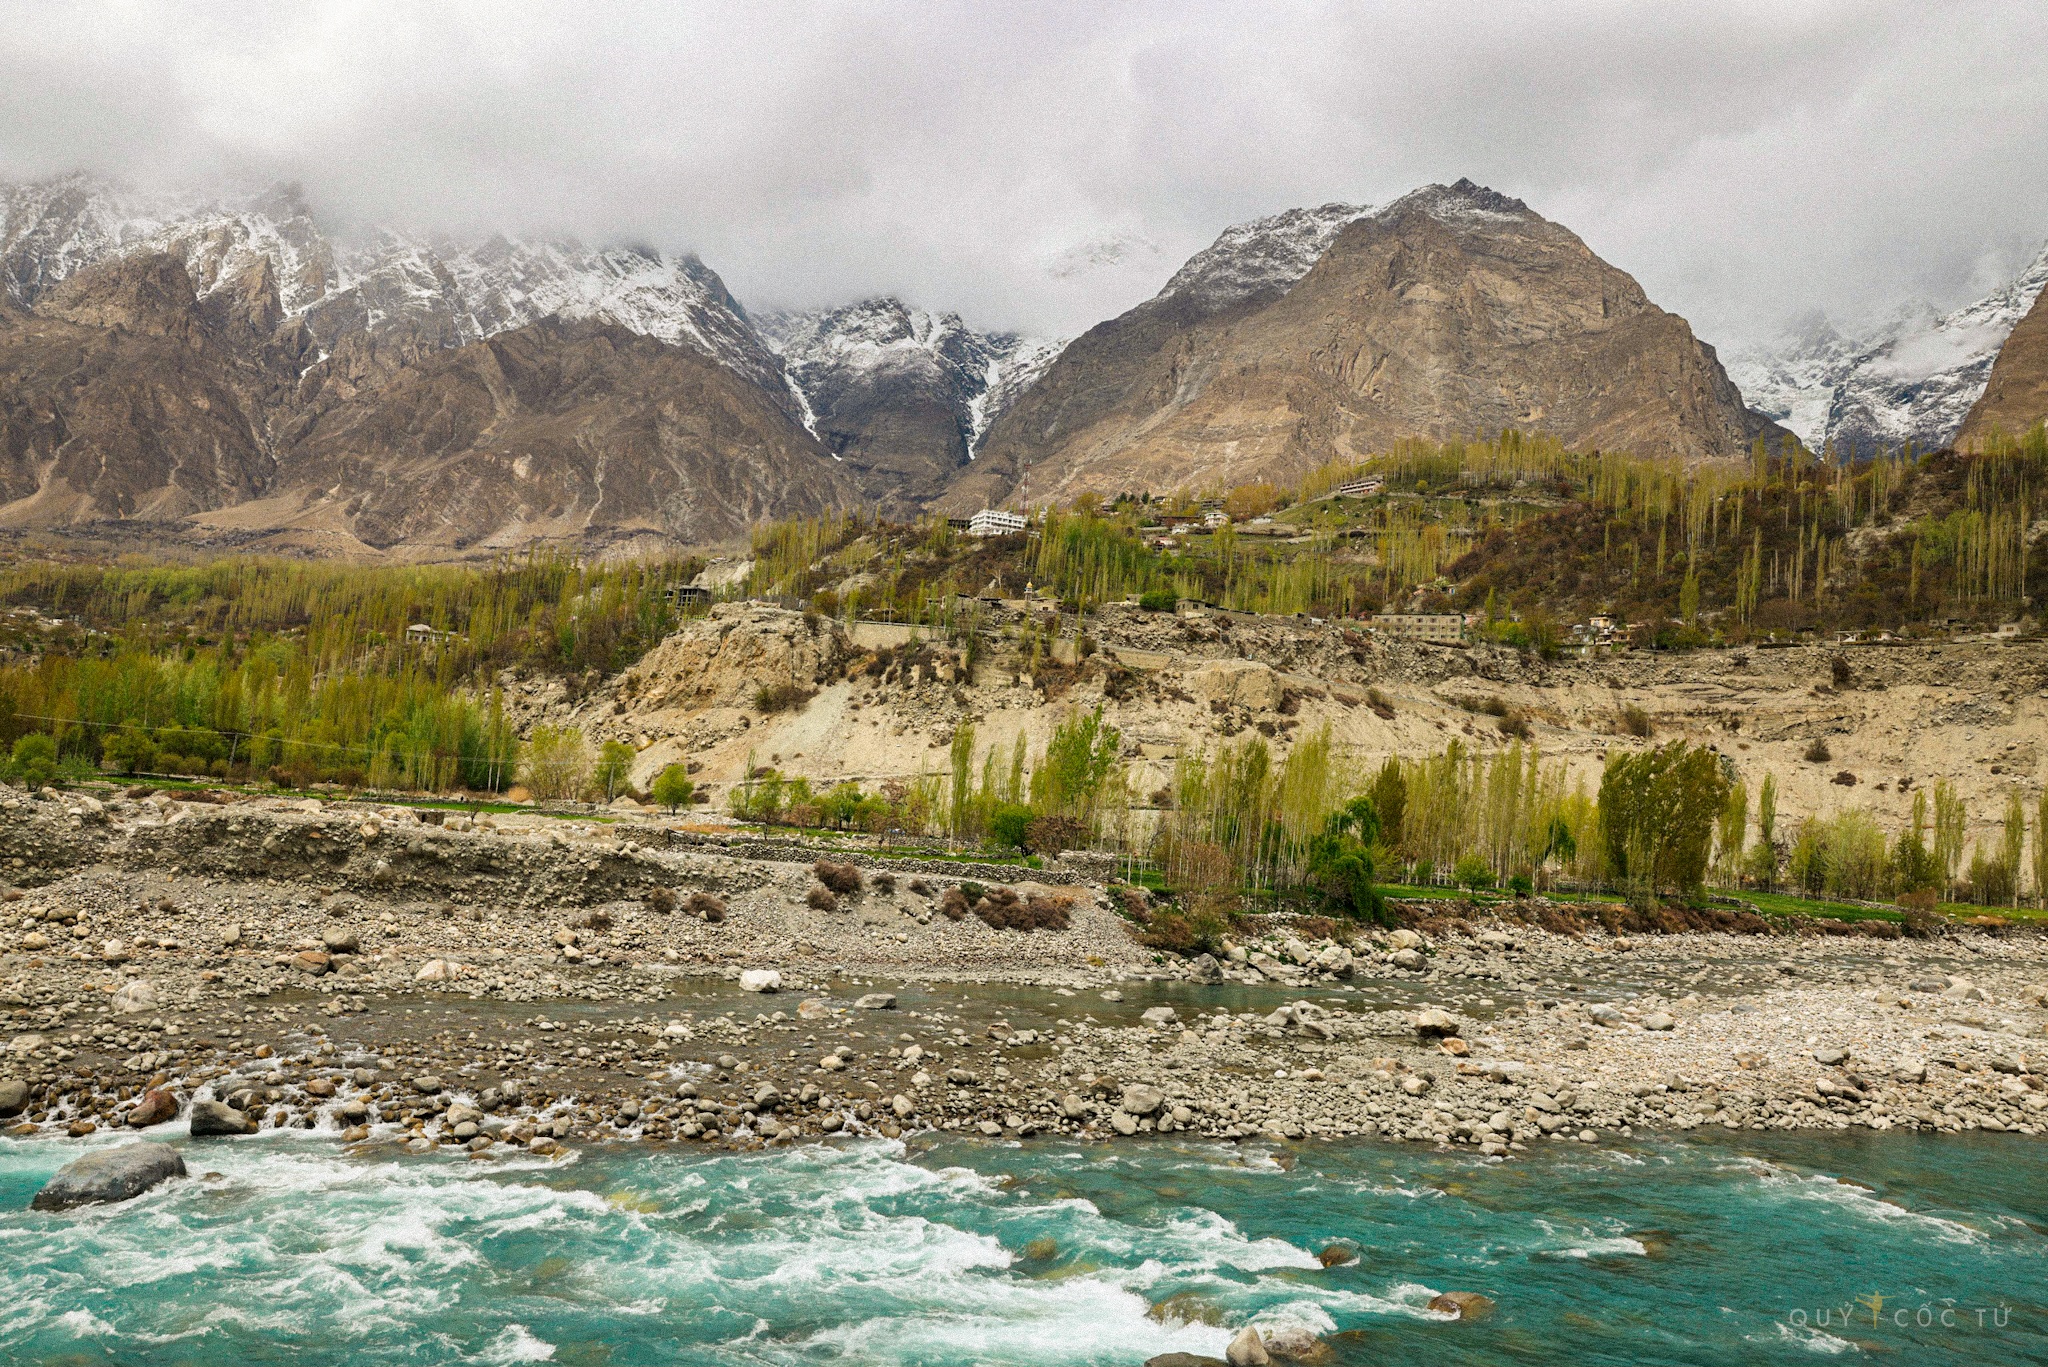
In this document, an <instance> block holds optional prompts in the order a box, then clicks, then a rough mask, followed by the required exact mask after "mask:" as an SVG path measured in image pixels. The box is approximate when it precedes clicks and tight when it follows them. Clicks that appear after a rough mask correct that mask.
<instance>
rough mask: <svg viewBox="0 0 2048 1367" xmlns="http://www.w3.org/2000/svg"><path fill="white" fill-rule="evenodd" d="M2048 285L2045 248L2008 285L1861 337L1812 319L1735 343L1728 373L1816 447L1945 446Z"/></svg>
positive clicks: (1915, 311)
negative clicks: (1774, 336)
mask: <svg viewBox="0 0 2048 1367" xmlns="http://www.w3.org/2000/svg"><path fill="white" fill-rule="evenodd" d="M2044 285H2048V247H2044V248H2043V249H2042V251H2041V253H2040V255H2038V256H2036V257H2035V258H2034V261H2033V264H2031V265H2030V266H2028V267H2027V269H2026V270H2024V271H2022V272H2021V273H2020V274H2019V275H2018V276H2017V277H2016V278H2015V279H2014V280H2013V281H2012V283H2010V284H2008V285H2007V286H2005V287H2004V288H2003V289H2001V290H1998V291H1997V292H1996V293H1994V294H1991V295H1989V296H1988V297H1986V298H1983V299H1980V300H1978V301H1977V302H1976V303H1973V304H1968V305H1965V306H1964V307H1962V308H1959V309H1956V310H1954V311H1953V312H1950V313H1936V312H1935V310H1934V309H1932V308H1931V307H1929V306H1927V305H1925V304H1919V305H1913V306H1910V307H1907V308H1904V309H1901V310H1899V311H1898V312H1896V313H1894V314H1893V315H1892V316H1891V317H1889V318H1887V319H1885V320H1884V321H1883V322H1882V323H1880V324H1878V325H1877V326H1876V327H1874V328H1872V329H1870V330H1869V331H1868V332H1866V333H1864V334H1862V335H1860V336H1856V337H1844V336H1843V335H1842V334H1841V333H1839V332H1837V331H1836V330H1835V329H1834V327H1832V326H1831V325H1830V324H1829V323H1828V322H1827V320H1826V319H1824V318H1818V317H1816V318H1814V319H1811V320H1809V321H1808V322H1806V323H1804V324H1802V325H1801V326H1800V327H1798V328H1797V329H1795V330H1794V331H1793V332H1791V333H1790V334H1788V335H1787V336H1786V337H1784V338H1782V339H1780V340H1779V341H1778V342H1776V343H1773V344H1770V345H1767V346H1762V347H1752V348H1748V349H1745V350H1742V351H1739V352H1737V353H1735V354H1734V355H1732V356H1731V357H1730V358H1729V360H1728V377H1729V378H1730V379H1732V380H1734V381H1735V383H1736V386H1737V387H1738V388H1740V389H1741V390H1742V394H1743V398H1744V399H1745V400H1746V401H1747V402H1748V403H1749V404H1750V406H1751V407H1753V408H1756V409H1757V410H1759V411H1760V412H1763V413H1767V414H1769V415H1770V416H1771V417H1772V418H1775V419H1776V420H1777V421H1778V422H1780V423H1782V424H1784V425H1785V426H1786V427H1787V428H1789V429H1790V430H1791V431H1793V432H1794V433H1796V434H1797V435H1798V436H1799V439H1800V440H1801V441H1804V442H1805V443H1806V444H1807V445H1808V446H1811V447H1813V448H1814V449H1816V450H1818V449H1820V448H1821V447H1822V446H1823V445H1824V444H1825V443H1827V442H1833V443H1834V444H1835V446H1836V447H1837V448H1838V449H1851V450H1856V451H1868V450H1870V449H1872V448H1878V447H1881V448H1885V449H1894V448H1897V447H1900V446H1903V445H1905V443H1906V442H1908V441H1911V442H1912V443H1913V444H1914V445H1915V446H1917V447H1920V448H1922V449H1933V448H1937V447H1941V446H1946V445H1948V444H1949V443H1950V442H1951V441H1953V440H1954V439H1955V435H1956V432H1957V431H1958V430H1959V429H1960V428H1961V427H1962V425H1963V419H1964V418H1965V417H1966V416H1968V414H1969V411H1970V405H1971V404H1973V403H1975V402H1976V401H1977V397H1978V395H1980V394H1982V393H1983V392H1984V385H1985V382H1986V381H1987V380H1988V379H1989V378H1990V376H1991V364H1992V362H1993V361H1995V360H1997V358H1998V349H1999V348H2000V347H2001V346H2003V345H2004V344H2005V339H2006V337H2007V336H2008V335H2009V334H2010V333H2011V332H2012V330H2013V328H2014V326H2015V325H2017V324H2018V322H2019V320H2020V318H2021V317H2022V316H2023V315H2024V314H2025V313H2026V311H2027V310H2028V309H2029V308H2030V307H2032V305H2033V302H2034V298H2035V296H2036V295H2038V294H2040V293H2041V290H2042V287H2043V286H2044Z"/></svg>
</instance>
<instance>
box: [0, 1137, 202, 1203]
mask: <svg viewBox="0 0 2048 1367" xmlns="http://www.w3.org/2000/svg"><path fill="white" fill-rule="evenodd" d="M184 1175H185V1160H184V1159H182V1158H180V1157H179V1156H178V1151H177V1150H176V1149H174V1148H172V1147H171V1146H170V1145H169V1144H123V1145H122V1146H121V1147H120V1148H118V1149H101V1150H99V1151H98V1152H96V1153H89V1154H87V1155H85V1157H83V1158H77V1159H73V1160H72V1161H71V1162H69V1163H66V1164H65V1165H64V1166H63V1167H61V1168H59V1169H58V1170H57V1175H56V1176H55V1177H52V1178H51V1179H50V1181H49V1184H48V1185H47V1186H45V1187H44V1188H43V1189H42V1190H41V1191H39V1192H37V1193H36V1195H35V1199H34V1200H33V1201H30V1202H29V1207H30V1209H32V1210H69V1209H70V1208H71V1207H72V1206H90V1205H101V1204H105V1203H107V1202H110V1201H128V1200H132V1199H134V1198H135V1197H137V1196H140V1195H142V1193H143V1192H145V1191H148V1190H149V1189H150V1188H151V1187H154V1186H157V1185H159V1184H160V1183H164V1182H168V1181H170V1180H171V1179H172V1178H173V1177H183V1176H184Z"/></svg>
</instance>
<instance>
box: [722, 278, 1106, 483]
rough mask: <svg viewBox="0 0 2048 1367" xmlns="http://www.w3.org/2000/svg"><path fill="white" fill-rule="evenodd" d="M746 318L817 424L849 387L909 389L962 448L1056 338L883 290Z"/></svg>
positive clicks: (974, 442)
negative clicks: (953, 430) (949, 418)
mask: <svg viewBox="0 0 2048 1367" xmlns="http://www.w3.org/2000/svg"><path fill="white" fill-rule="evenodd" d="M756 322H757V323H758V325H759V327H760V329H761V333H762V335H763V336H764V337H765V338H766V339H767V342H768V344H769V345H770V346H771V347H773V348H774V349H775V351H776V352H777V353H778V354H779V355H780V356H781V357H782V360H783V363H784V365H785V366H786V367H787V368H788V371H789V376H790V380H791V382H792V383H793V384H795V385H796V387H797V388H798V389H799V390H801V391H802V393H803V395H804V398H805V401H806V403H807V404H808V406H809V408H810V410H811V411H812V413H814V414H815V415H816V420H817V421H818V422H819V423H820V424H822V425H823V427H824V428H825V429H829V427H830V424H831V420H832V417H833V415H834V414H836V413H838V412H840V411H841V410H842V409H843V408H845V407H846V406H847V405H848V403H849V401H850V400H852V399H854V398H855V397H856V396H858V397H859V398H860V399H862V400H868V399H871V398H872V397H873V396H875V395H877V394H881V393H886V392H889V391H904V392H914V393H916V394H918V395H920V396H922V397H924V398H926V399H927V400H928V401H934V402H938V403H941V404H943V405H944V406H946V407H947V408H948V409H949V410H951V411H952V412H953V414H954V415H955V417H956V419H957V421H958V424H959V428H960V433H961V438H962V441H963V443H964V445H965V447H966V450H967V452H968V454H969V456H970V457H971V455H972V453H973V451H974V449H975V447H977V446H978V445H979V444H980V442H981V438H982V436H983V435H984V434H985V433H986V432H987V431H988V429H989V425H990V424H991V423H993V422H994V421H995V420H996V419H997V418H998V417H1000V416H1001V415H1002V413H1003V411H1004V410H1005V409H1007V408H1008V407H1009V406H1010V404H1011V403H1013V402H1014V401H1015V400H1016V398H1017V396H1018V395H1019V394H1021V393H1022V392H1023V391H1024V390H1025V389H1026V388H1028V387H1029V386H1030V384H1031V382H1032V381H1033V380H1036V379H1037V378H1038V377H1039V375H1040V374H1042V373H1043V372H1044V370H1045V368H1046V367H1047V366H1049V365H1051V364H1052V362H1053V360H1054V358H1056V357H1057V356H1058V355H1059V353H1060V349H1061V347H1063V346H1064V345H1065V343H1063V342H1056V341H1047V340H1044V339H1042V338H1034V337H1020V336H1018V335H1017V334H1015V333H1009V332H976V331H975V330H973V329H972V328H969V327H968V326H966V325H965V324H964V323H962V322H961V321H960V317H959V315H958V314H953V313H930V312H927V311H926V310H924V309H919V308H912V307H910V306H908V305H906V304H904V303H903V302H902V301H901V300H897V299H892V298H887V297H884V298H878V299H865V300H862V301H861V302H859V303H856V304H847V305H845V306H843V307H840V308H833V309H815V310H803V311H793V312H784V313H763V314H761V315H760V317H759V318H758V319H756Z"/></svg>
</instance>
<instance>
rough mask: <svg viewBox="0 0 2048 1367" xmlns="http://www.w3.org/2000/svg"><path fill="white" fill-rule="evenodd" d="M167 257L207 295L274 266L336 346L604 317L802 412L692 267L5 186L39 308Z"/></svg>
mask: <svg viewBox="0 0 2048 1367" xmlns="http://www.w3.org/2000/svg"><path fill="white" fill-rule="evenodd" d="M144 251H162V252H168V253H171V254H173V255H176V256H179V257H181V258H182V259H183V260H184V262H185V265H186V269H187V271H188V272H189V273H190V274H191V276H192V280H193V283H194V285H195V286H196V287H197V288H198V291H199V293H200V295H201V297H202V298H203V297H205V296H207V295H210V294H212V293H214V292H215V291H216V290H219V289H222V288H225V287H226V286H227V285H229V284H230V283H231V282H233V281H235V280H236V279H238V278H240V276H241V275H242V274H243V273H244V272H245V271H246V270H248V269H249V268H250V267H251V266H253V265H255V264H256V263H257V262H258V261H259V260H261V259H264V258H267V259H268V261H269V263H270V266H271V268H272V270H273V271H274V273H275V278H276V281H277V286H278V295H279V302H280V303H281V304H282V306H283V308H284V311H285V314H286V316H287V317H296V318H303V319H304V320H305V322H306V324H307V326H308V328H309V329H310V331H311V332H312V334H313V336H314V338H315V339H316V340H317V341H318V342H319V343H320V345H321V346H322V347H331V346H332V344H333V342H334V340H335V339H336V338H337V337H339V336H341V335H343V334H344V333H347V332H350V331H354V330H358V329H366V330H370V331H378V330H383V329H387V328H391V327H396V326H411V327H414V328H416V329H418V330H419V331H420V332H422V333H424V334H425V335H427V336H429V337H431V338H433V339H434V340H436V341H438V342H440V343H442V344H443V345H448V346H460V345H463V344H465V343H468V342H474V341H478V340H480V339H482V338H485V337H490V336H493V335H495V334H497V333H500V332H506V331H510V330H512V329H514V328H520V327H525V326H527V325H528V324H530V323H534V322H537V321H539V320H540V319H542V318H545V317H548V316H550V315H559V316H561V317H565V318H572V319H586V318H587V319H599V320H604V321H609V322H613V323H616V324H618V325H619V326H622V327H625V328H627V329H629V330H631V331H633V332H638V333H642V334H644V335H646V336H649V337H654V338H658V339H659V340H661V341H664V342H669V343H671V344H674V345H678V346H687V347H690V348H693V349H695V350H697V351H700V352H702V353H704V354H706V355H709V356H711V357H712V358H714V359H716V360H718V361H721V362H723V363H724V364H725V365H727V366H729V367H731V368H732V369H733V370H735V371H737V372H739V373H740V374H741V375H743V376H745V377H746V378H748V379H749V380H751V381H753V382H754V383H756V384H759V385H760V386H761V387H762V388H763V389H764V390H766V391H768V392H769V393H770V394H771V396H773V397H774V398H775V399H776V401H777V402H778V403H780V404H781V405H782V406H784V407H785V408H788V409H790V410H791V411H794V410H795V408H796V399H795V397H794V396H793V395H791V394H790V393H789V392H788V390H787V388H786V385H785V381H784V378H783V374H782V366H781V362H780V361H779V360H778V359H777V358H776V356H775V355H774V353H773V352H771V351H770V350H769V349H768V348H767V346H765V345H764V344H763V343H762V341H761V339H760V336H759V334H758V333H756V332H755V330H754V327H753V325H752V323H751V322H750V321H749V319H748V318H747V315H746V312H745V310H744V309H742V308H741V307H740V305H739V303H738V302H737V301H736V300H734V299H733V297H732V295H731V294H729V293H728V292H727V291H726V288H725V285H724V283H723V282H722V281H720V280H719V278H718V275H717V273H716V272H714V271H712V270H711V269H710V268H709V267H708V266H706V265H704V263H703V262H701V261H699V260H698V259H697V258H696V257H694V256H683V257H679V258H670V257H665V256H663V255H662V254H660V253H658V252H655V251H652V250H649V249H645V248H606V249H593V248H589V247H585V246H582V245H581V244H579V243H575V242H537V243H529V242H521V241H517V240H514V239H511V238H508V237H504V236H493V237H490V238H486V239H481V240H471V241H457V240H453V239H439V238H437V239H431V240H430V239H421V238H414V237H410V236H407V235H404V234H401V233H395V232H382V233H378V234H376V235H374V236H373V237H371V238H370V239H369V240H367V241H361V242H350V241H342V240H336V239H332V238H329V237H328V236H327V235H326V234H325V233H324V232H323V231H322V230H321V229H320V228H319V226H318V225H317V224H316V223H315V222H314V220H313V217H312V214H311V212H310V211H309V210H308V209H307V207H306V205H305V203H304V201H303V200H302V199H301V198H300V197H299V194H298V191H297V189H296V188H295V187H279V188H275V189H270V190H265V191H262V192H260V193H257V194H252V195H248V196H243V197H229V198H226V199H209V198H205V197H201V196H197V195H185V194H176V193H146V192H141V191H136V190H131V189H128V188H127V187H124V186H120V185H116V184H113V183H110V182H107V181H104V180H100V179H98V178H97V177H93V176H89V175H84V174H72V175H67V176H60V177H56V178H54V179H51V180H47V181H41V182H35V183H29V184H16V185H6V186H0V289H4V292H5V295H6V298H7V299H8V301H9V302H12V303H15V304H18V305H24V306H26V305H32V304H33V303H34V302H35V301H36V299H37V298H38V297H39V296H40V295H42V294H43V293H44V292H45V291H47V290H48V289H49V288H51V287H52V286H54V285H56V284H57V283H59V282H60V281H62V280H64V279H65V278H66V277H68V276H70V275H72V274H73V273H75V272H76V271H78V270H79V269H81V268H83V267H85V266H88V265H92V264H93V263H95V262H98V261H103V260H106V259H109V258H112V257H117V256H125V255H129V254H133V253H136V252H144Z"/></svg>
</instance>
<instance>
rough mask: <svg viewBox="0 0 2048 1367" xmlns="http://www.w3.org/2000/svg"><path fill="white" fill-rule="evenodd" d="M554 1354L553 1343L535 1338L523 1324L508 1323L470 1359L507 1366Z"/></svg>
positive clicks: (543, 1359) (547, 1357) (534, 1360)
mask: <svg viewBox="0 0 2048 1367" xmlns="http://www.w3.org/2000/svg"><path fill="white" fill-rule="evenodd" d="M554 1355H555V1345H554V1344H552V1343H549V1342H548V1341H547V1340H545V1339H540V1338H535V1337H534V1335H533V1331H532V1330H530V1329H528V1328H527V1327H526V1326H525V1325H523V1324H508V1325H506V1326H505V1327H504V1328H503V1329H501V1330H499V1331H498V1336H497V1337H496V1338H494V1339H492V1340H491V1341H490V1343H489V1344H487V1345H486V1346H485V1348H484V1351H483V1352H482V1353H480V1354H478V1355H477V1356H476V1357H474V1358H472V1359H470V1360H471V1361H472V1362H482V1363H493V1364H503V1365H504V1367H509V1364H512V1363H516V1362H546V1361H547V1360H548V1359H550V1358H552V1357H553V1356H554Z"/></svg>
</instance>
